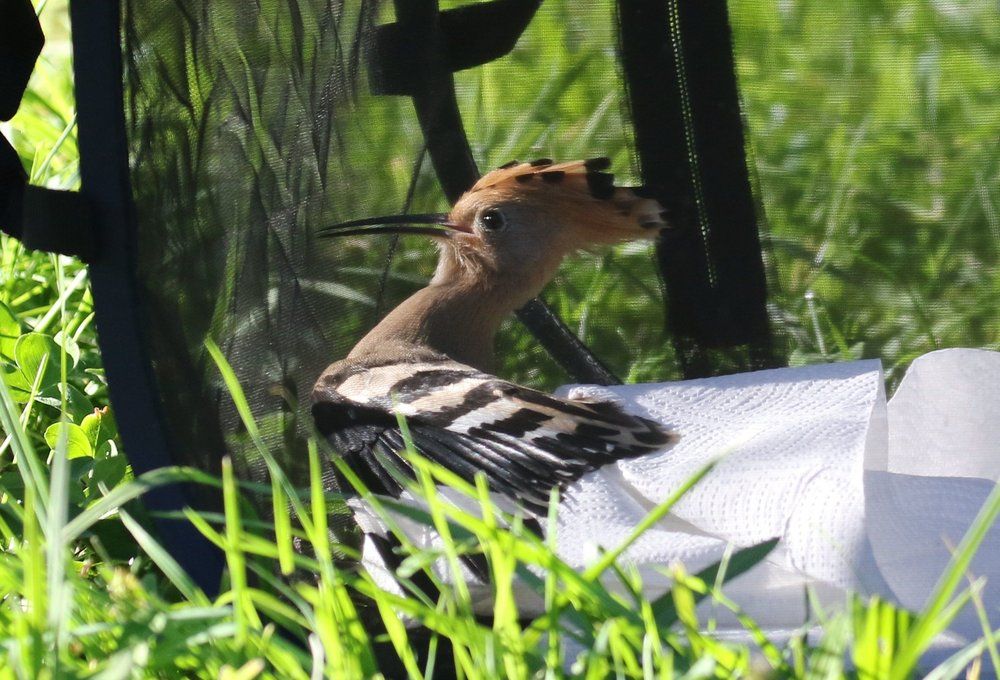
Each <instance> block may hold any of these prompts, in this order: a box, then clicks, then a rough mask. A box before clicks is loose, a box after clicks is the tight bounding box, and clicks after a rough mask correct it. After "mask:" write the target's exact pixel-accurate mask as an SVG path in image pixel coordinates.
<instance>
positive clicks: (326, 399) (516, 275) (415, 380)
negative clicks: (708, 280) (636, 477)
mask: <svg viewBox="0 0 1000 680" xmlns="http://www.w3.org/2000/svg"><path fill="white" fill-rule="evenodd" d="M609 166H610V161H609V160H608V159H607V158H596V159H591V160H587V161H572V162H568V163H558V164H557V163H553V162H552V161H551V160H549V159H541V160H537V161H533V162H531V163H517V162H512V163H508V164H507V165H504V166H502V167H500V168H498V169H497V170H494V171H492V172H490V173H488V174H486V175H484V176H483V177H482V178H481V179H480V180H479V181H478V182H477V183H476V184H475V185H474V186H473V187H472V188H471V189H470V190H469V191H468V192H466V193H465V194H464V195H463V196H462V197H461V198H460V199H459V200H458V201H457V202H456V204H455V206H454V208H453V209H452V210H451V212H450V213H447V214H423V215H396V216H390V217H378V218H369V219H362V220H354V221H351V222H346V223H343V224H340V225H337V226H334V227H329V228H327V229H326V230H324V231H323V232H322V235H323V236H346V235H359V234H377V233H398V234H423V235H427V236H431V237H432V238H434V239H435V240H436V241H437V242H438V244H439V246H440V257H439V261H438V266H437V271H436V273H435V275H434V277H433V279H432V280H431V282H430V284H429V285H428V286H427V287H426V288H423V289H422V290H419V291H417V292H416V293H415V294H414V295H413V296H411V297H410V298H408V299H407V300H405V301H404V302H403V303H402V304H400V305H399V306H398V307H396V308H395V309H394V310H393V311H392V312H390V313H389V314H388V315H387V316H386V317H385V318H384V319H383V320H382V321H381V323H379V324H378V325H377V326H375V328H373V329H372V330H371V332H369V333H368V334H367V335H366V336H365V337H364V338H362V339H361V341H360V342H359V343H358V344H357V345H356V346H355V347H354V349H353V350H352V351H351V352H350V354H349V355H348V356H347V358H345V359H344V360H342V361H338V362H337V363H335V364H333V365H331V366H330V367H329V368H327V369H326V371H324V372H323V374H322V375H321V376H320V378H319V380H318V381H317V382H316V385H315V387H314V389H313V393H312V400H313V416H314V418H315V422H316V425H317V427H318V429H319V431H320V432H321V433H322V434H324V435H325V436H326V437H327V438H328V439H329V441H330V443H331V444H332V446H333V449H334V451H336V452H337V453H339V454H340V455H342V456H343V457H344V458H345V460H346V462H347V464H348V465H349V466H350V467H351V469H352V470H354V471H355V472H356V473H357V474H358V476H359V477H360V478H361V479H362V481H364V482H365V484H366V485H367V486H368V488H369V489H370V490H372V491H374V492H376V493H381V494H388V495H391V496H399V494H400V493H401V492H402V487H401V484H400V477H399V474H400V473H402V474H404V475H412V471H410V470H409V467H408V465H407V463H406V462H405V461H404V460H403V458H402V457H400V455H399V453H398V452H399V451H401V450H403V449H404V448H405V447H404V442H403V437H402V434H401V433H400V429H399V427H398V424H397V419H396V414H402V415H403V416H405V418H406V420H407V423H408V429H409V431H410V433H411V436H412V440H413V444H414V446H415V448H416V449H417V450H418V451H419V452H420V453H421V454H422V455H423V456H424V457H426V458H428V459H430V460H433V461H436V462H437V463H439V464H442V465H443V466H445V467H447V468H449V469H450V470H452V471H453V472H455V473H457V474H459V475H460V476H462V477H464V478H466V479H468V480H469V481H471V480H472V477H473V475H475V473H477V472H482V473H483V474H484V475H485V477H486V479H487V481H488V483H489V485H490V487H491V489H492V490H493V491H495V492H500V493H502V494H505V495H506V496H509V497H511V498H513V499H515V500H516V501H518V502H519V504H520V505H521V506H523V507H524V508H525V509H527V510H529V511H531V512H533V513H539V514H542V513H544V511H545V508H546V506H547V504H548V499H549V497H550V492H551V489H552V488H553V487H559V488H564V487H566V486H567V485H568V484H570V483H571V482H573V481H574V480H576V479H578V478H579V477H581V476H582V475H583V474H585V473H587V472H589V471H592V470H595V469H597V468H599V467H601V466H603V465H606V464H608V463H612V462H614V461H616V460H619V459H622V458H629V457H633V456H638V455H641V454H644V453H649V452H652V451H656V450H659V449H662V448H664V447H666V446H667V445H669V444H671V443H672V442H673V441H674V440H675V438H676V435H675V434H674V433H673V432H672V431H670V430H669V429H668V428H666V427H664V426H663V425H661V424H659V423H656V422H653V421H651V420H649V419H647V418H644V417H641V416H638V415H632V414H629V413H627V412H625V411H624V410H623V409H622V408H621V407H620V406H619V405H618V404H616V403H613V402H606V401H588V400H581V399H561V398H557V397H554V396H552V395H549V394H545V393H543V392H540V391H537V390H533V389H528V388H526V387H521V386H519V385H516V384H514V383H511V382H508V381H506V380H502V379H500V378H498V377H496V376H494V375H492V374H491V371H492V370H493V344H494V336H495V335H496V333H497V330H498V328H499V327H500V324H501V322H503V320H504V319H505V318H506V317H507V316H509V315H510V314H511V313H513V312H514V311H515V310H516V309H518V308H519V307H521V306H522V305H524V304H525V303H527V302H528V301H529V300H531V299H532V298H534V297H535V296H537V295H538V294H539V293H540V292H541V290H542V288H543V287H544V286H545V285H546V284H547V283H548V282H549V281H550V280H551V279H552V278H553V277H554V276H555V274H556V270H557V269H558V267H559V265H560V263H561V262H562V261H563V259H564V257H565V256H567V255H568V254H570V253H572V252H574V251H576V250H579V249H581V248H586V247H588V246H593V245H599V244H611V243H617V242H621V241H626V240H632V239H652V238H655V237H656V236H657V234H658V233H659V232H660V230H661V229H662V228H664V227H666V226H667V222H666V220H665V214H664V211H663V208H662V207H661V206H660V204H659V203H658V202H656V201H655V200H652V199H648V198H642V197H639V196H637V195H636V194H635V193H634V192H632V191H631V190H629V189H625V188H618V187H615V186H614V183H613V176H612V175H611V174H609V173H607V172H604V171H605V170H606V169H607V168H608V167H609Z"/></svg>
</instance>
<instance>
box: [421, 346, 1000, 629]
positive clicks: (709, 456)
mask: <svg viewBox="0 0 1000 680" xmlns="http://www.w3.org/2000/svg"><path fill="white" fill-rule="evenodd" d="M998 386H1000V353H997V352H988V351H982V350H966V349H952V350H941V351H937V352H932V353H930V354H927V355H925V356H922V357H920V358H918V359H916V360H915V361H914V362H913V364H912V365H911V367H910V369H909V371H908V372H907V373H906V375H905V377H904V378H903V380H902V382H901V383H900V385H899V387H898V389H897V390H896V393H895V394H894V396H893V398H892V399H891V400H890V401H889V402H888V403H887V402H886V395H885V389H884V376H883V373H882V369H881V365H880V363H879V362H878V361H856V362H850V363H837V364H823V365H816V366H806V367H798V368H781V369H773V370H766V371H758V372H753V373H741V374H736V375H730V376H722V377H717V378H705V379H700V380H687V381H682V382H673V383H658V384H639V385H622V386H615V387H596V386H567V387H565V388H562V389H561V390H560V391H559V393H561V394H563V395H570V396H574V397H587V398H607V399H613V400H615V401H618V402H619V403H621V404H623V405H624V406H625V407H626V408H627V409H628V410H630V411H633V412H636V413H641V414H644V415H646V416H648V417H651V418H654V419H656V420H659V421H661V422H664V423H667V424H669V425H671V426H673V427H674V428H676V430H677V431H678V432H679V433H680V434H681V439H680V442H679V443H678V444H676V445H675V446H674V447H672V448H670V449H668V450H666V451H663V452H660V453H656V454H651V455H647V456H643V457H640V458H637V459H633V460H628V461H621V462H619V463H618V464H616V465H612V466H606V467H605V468H603V469H601V470H599V471H597V472H594V473H591V474H589V475H587V476H585V477H584V478H582V479H580V480H579V481H578V482H576V483H575V484H573V485H572V486H571V487H570V488H569V489H567V490H566V491H565V492H564V494H563V496H562V499H561V503H560V507H559V510H558V522H557V532H558V533H557V546H558V552H559V554H560V555H561V557H562V558H563V559H564V560H566V561H567V562H568V563H569V564H571V565H573V566H576V567H578V568H580V569H583V568H585V567H586V566H587V565H588V564H591V563H592V562H593V561H594V560H596V559H597V557H598V555H599V554H600V552H601V551H602V549H611V548H614V547H616V546H618V545H619V544H620V543H622V542H623V541H624V540H625V539H626V537H627V536H629V535H630V533H631V532H632V530H633V528H634V527H635V526H636V524H638V523H639V521H640V520H642V519H643V518H644V517H645V516H646V515H647V513H648V512H649V511H650V510H652V509H653V508H654V507H656V506H657V505H659V504H660V503H662V502H663V501H664V500H666V499H667V498H668V497H669V496H670V495H671V494H672V493H673V492H674V491H675V490H677V489H678V488H679V487H680V486H681V485H683V484H684V483H685V482H686V481H687V480H688V479H689V478H691V477H692V475H694V474H695V473H696V472H698V471H699V470H701V469H702V468H703V467H704V466H705V465H707V464H709V463H710V462H711V461H716V466H715V468H714V469H713V470H712V471H711V472H710V473H709V474H708V475H707V476H706V477H705V478H704V479H703V480H701V482H700V483H698V484H697V485H696V486H695V487H694V488H692V489H691V490H690V491H688V492H687V493H686V494H685V495H684V496H683V498H682V499H681V501H680V502H679V503H678V504H677V505H676V506H675V507H674V508H673V510H672V512H671V513H670V514H669V515H668V516H666V517H665V518H664V519H663V520H662V521H661V522H660V523H659V524H658V525H656V526H654V527H652V528H651V529H650V530H649V531H647V532H646V533H645V534H643V535H642V537H641V538H640V539H639V540H638V541H637V542H636V543H634V544H633V545H632V546H631V547H630V548H629V549H628V550H627V551H626V552H625V554H624V556H623V559H624V560H626V561H628V562H630V563H631V564H632V565H634V566H635V568H637V569H638V570H639V572H640V574H642V576H643V583H644V584H645V586H646V587H647V588H648V589H649V590H650V595H656V594H658V593H660V592H663V591H664V590H665V589H666V588H668V587H669V578H668V576H667V575H666V574H667V573H668V572H669V570H668V569H667V568H668V567H669V566H670V565H672V564H675V563H683V564H684V566H685V568H686V569H687V571H688V572H694V571H697V570H699V569H702V568H704V567H706V566H708V565H710V564H712V563H714V562H717V561H718V560H720V559H721V558H722V557H723V555H724V554H725V552H726V550H727V548H729V549H732V548H734V547H735V548H738V547H743V546H749V545H752V544H754V543H758V542H761V541H765V540H767V539H770V538H773V537H780V539H781V541H780V543H779V545H778V548H777V549H776V550H775V551H774V552H772V553H771V555H770V556H769V558H768V559H767V561H766V562H765V563H762V564H760V565H758V566H757V567H755V568H754V569H752V570H751V571H749V572H748V573H746V574H744V575H742V576H740V577H738V578H737V579H735V580H734V581H732V582H730V583H728V584H727V585H726V586H725V588H724V592H725V593H726V594H727V596H728V597H729V598H730V599H731V600H734V601H735V602H736V603H737V604H738V605H740V607H741V608H743V610H744V611H746V612H747V613H748V614H750V615H751V616H752V617H753V618H754V619H755V620H756V621H757V623H758V624H760V625H761V626H762V627H764V628H765V631H766V632H769V633H771V634H772V635H776V636H780V635H781V632H782V631H785V632H787V631H792V630H795V629H800V628H802V627H808V626H810V625H812V624H815V623H816V621H815V612H811V611H810V598H809V597H808V593H811V594H812V596H813V598H814V599H813V600H812V601H813V602H815V601H816V598H818V601H819V602H820V603H821V604H823V606H824V607H834V608H836V607H842V606H843V605H844V603H845V601H846V598H845V595H846V593H847V592H848V591H851V592H856V593H861V594H878V595H881V596H882V597H885V598H889V599H891V600H893V601H896V602H898V603H901V604H902V605H904V606H906V607H909V608H911V609H919V608H920V607H921V606H922V605H923V604H924V602H925V601H926V599H927V598H928V596H929V595H930V593H931V591H932V589H933V588H934V585H935V584H936V583H937V580H938V578H939V577H940V575H941V574H942V573H943V571H944V569H945V566H946V564H947V562H948V559H949V557H950V554H951V552H950V551H951V550H952V549H953V548H954V546H956V545H958V543H959V542H960V541H961V539H962V537H963V535H964V534H965V531H966V530H967V529H968V527H969V526H970V524H971V523H972V521H973V519H974V518H975V517H976V514H977V512H978V511H979V510H980V508H981V506H982V504H983V502H984V501H985V499H986V497H987V495H988V494H989V493H990V491H991V490H992V489H993V487H994V481H995V480H996V479H997V478H998V476H1000V387H998ZM463 505H465V503H463ZM404 524H405V525H406V527H405V528H406V531H407V533H408V534H410V536H411V538H412V539H414V540H415V541H416V542H417V543H418V544H424V545H433V544H434V543H435V542H436V541H437V540H438V539H437V537H436V536H434V535H433V532H431V531H430V530H428V529H427V528H426V527H422V526H420V525H417V524H416V523H412V522H404ZM442 571H443V572H446V569H443V568H442ZM970 572H971V574H973V575H974V576H977V577H978V576H985V577H987V583H986V587H985V590H984V591H983V595H982V597H983V600H984V601H985V602H986V603H987V609H988V614H989V616H990V619H991V622H992V625H993V627H994V628H996V627H997V626H998V625H1000V612H997V608H998V605H1000V529H994V530H992V531H991V532H990V533H989V535H988V536H987V537H986V539H985V541H984V543H983V546H982V548H981V550H980V551H979V554H978V556H977V558H976V559H975V560H974V561H973V563H972V566H971V569H970ZM442 576H445V577H446V573H442ZM473 590H474V592H473V596H474V599H475V604H476V607H477V609H478V610H479V611H480V612H481V613H488V612H489V611H490V609H491V601H490V588H489V586H488V585H484V586H483V587H482V588H480V589H478V590H477V589H473ZM519 596H521V601H520V602H519V606H520V611H521V613H522V615H524V616H531V615H533V614H538V613H540V611H541V602H540V601H539V600H538V598H537V597H535V596H534V595H533V593H530V591H528V590H527V588H525V589H523V590H522V591H520V593H519ZM966 609H967V611H965V612H963V613H962V614H961V615H960V616H959V617H958V618H957V619H956V621H955V623H954V624H953V626H952V628H951V631H950V633H951V635H952V638H951V644H961V642H962V640H973V639H976V638H978V637H980V635H981V624H980V623H979V621H978V620H977V618H976V614H975V611H974V610H973V609H972V607H971V606H969V607H967V608H966ZM702 615H703V616H704V617H706V618H704V619H702V620H706V619H707V617H708V616H711V617H713V618H714V619H715V621H716V625H717V630H719V631H720V632H721V633H723V634H726V633H727V627H728V632H738V631H739V630H740V626H739V623H738V622H737V621H736V619H735V617H734V616H732V615H731V614H730V613H729V612H728V611H726V610H724V609H722V608H721V607H716V606H714V605H713V604H712V603H711V602H707V601H706V602H705V603H703V605H702Z"/></svg>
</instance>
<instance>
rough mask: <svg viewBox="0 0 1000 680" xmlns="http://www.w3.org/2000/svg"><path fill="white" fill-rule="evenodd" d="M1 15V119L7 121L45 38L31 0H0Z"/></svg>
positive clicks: (14, 109)
mask: <svg viewBox="0 0 1000 680" xmlns="http://www.w3.org/2000/svg"><path fill="white" fill-rule="evenodd" d="M0 18H2V20H0V120H10V119H11V118H13V117H14V114H15V113H17V107H18V105H19V104H20V103H21V96H22V95H23V94H24V89H25V88H26V87H27V86H28V78H29V76H31V71H32V69H34V68H35V60H36V59H38V55H39V54H41V52H42V44H43V43H44V42H45V37H44V36H43V35H42V27H41V26H40V25H39V23H38V17H37V16H36V15H35V8H34V7H33V6H32V4H31V0H0Z"/></svg>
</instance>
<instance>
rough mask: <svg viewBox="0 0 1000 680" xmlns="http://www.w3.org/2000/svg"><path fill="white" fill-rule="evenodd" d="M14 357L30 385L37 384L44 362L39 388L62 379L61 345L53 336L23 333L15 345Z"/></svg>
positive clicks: (41, 388)
mask: <svg viewBox="0 0 1000 680" xmlns="http://www.w3.org/2000/svg"><path fill="white" fill-rule="evenodd" d="M14 358H15V360H16V361H17V367H18V368H19V369H21V374H22V375H23V376H24V379H25V381H26V382H27V384H28V385H33V384H35V379H36V376H37V375H38V373H39V369H40V368H41V367H42V365H43V364H44V369H42V376H41V380H40V382H39V383H38V388H39V390H43V389H45V388H46V387H49V386H50V385H55V384H57V383H58V382H59V381H60V373H61V371H60V368H59V346H58V345H57V344H56V342H55V340H53V339H52V337H51V336H48V335H44V334H42V333H28V334H26V335H22V336H21V337H20V338H18V339H17V343H16V344H15V345H14Z"/></svg>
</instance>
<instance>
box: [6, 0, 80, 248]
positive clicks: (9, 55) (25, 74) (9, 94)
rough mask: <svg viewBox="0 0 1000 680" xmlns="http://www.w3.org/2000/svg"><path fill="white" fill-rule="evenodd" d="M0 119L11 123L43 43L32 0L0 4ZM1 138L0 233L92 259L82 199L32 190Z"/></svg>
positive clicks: (65, 193)
mask: <svg viewBox="0 0 1000 680" xmlns="http://www.w3.org/2000/svg"><path fill="white" fill-rule="evenodd" d="M0 17H3V21H2V22H0V119H2V120H8V119H10V118H13V116H14V114H15V113H16V112H17V108H18V105H19V104H20V103H21V97H22V96H23V95H24V90H25V87H27V84H28V78H29V77H30V76H31V70H32V69H33V68H34V66H35V60H36V59H37V58H38V55H39V53H40V52H41V50H42V44H43V43H44V41H45V40H44V37H43V35H42V29H41V26H39V24H38V17H37V16H36V15H35V10H34V8H33V7H32V5H31V2H30V0H0ZM27 182H28V175H27V173H25V171H24V167H23V166H22V165H21V159H20V158H18V156H17V152H15V151H14V149H13V147H12V146H11V145H10V142H8V141H7V140H6V139H5V138H4V137H3V136H2V135H0V229H2V230H3V231H4V232H5V233H7V234H9V235H11V236H13V237H15V238H18V239H20V240H21V242H22V243H24V245H26V246H27V247H28V248H32V249H34V250H47V251H49V252H54V253H62V254H64V255H75V256H77V257H80V258H81V259H83V260H86V261H90V260H93V258H94V256H95V254H96V252H97V248H96V244H95V243H94V236H93V235H94V229H93V220H92V216H91V211H90V209H89V206H88V205H87V203H86V201H84V199H83V197H82V196H80V194H77V193H75V192H70V191H55V190H52V189H43V188H41V187H35V186H31V185H29V184H28V183H27Z"/></svg>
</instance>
